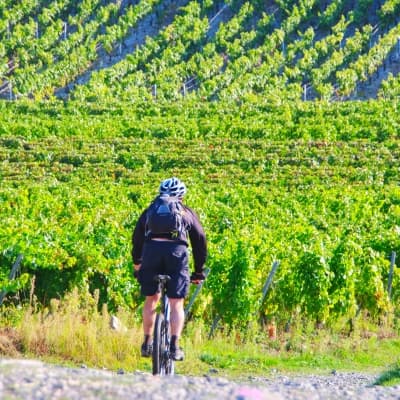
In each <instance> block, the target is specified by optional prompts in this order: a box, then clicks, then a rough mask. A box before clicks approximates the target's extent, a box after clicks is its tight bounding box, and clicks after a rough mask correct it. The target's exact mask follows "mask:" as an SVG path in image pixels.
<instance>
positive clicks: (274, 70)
mask: <svg viewBox="0 0 400 400" xmlns="http://www.w3.org/2000/svg"><path fill="white" fill-rule="evenodd" d="M399 36H400V5H399V1H398V0H385V1H377V0H332V1H326V0H324V1H319V0H299V1H297V0H276V1H272V0H268V1H260V0H254V1H240V0H229V1H228V0H227V1H225V2H224V1H210V0H207V1H194V0H180V1H171V0H165V1H161V0H136V1H134V0H118V1H111V2H110V1H104V0H85V1H79V2H75V1H70V0H42V1H40V0H36V1H31V0H29V1H28V0H19V1H16V2H15V1H8V0H2V1H1V2H0V39H1V40H0V43H1V44H0V60H1V62H0V92H1V93H2V94H3V96H4V97H7V98H9V99H13V98H21V97H29V98H32V97H33V98H35V99H43V98H51V97H53V96H54V95H57V96H62V97H64V98H65V97H68V98H77V99H84V100H89V101H96V102H98V101H106V102H107V101H109V100H110V99H111V98H112V99H115V98H118V99H120V100H128V101H137V100H142V99H146V98H149V97H153V96H154V97H157V98H162V99H169V100H171V99H178V98H180V97H182V96H189V95H190V96H195V97H197V98H201V99H203V100H204V99H212V100H216V99H232V98H233V99H241V100H243V98H247V97H248V96H252V95H255V94H261V95H263V96H268V97H270V98H271V99H274V98H277V97H278V98H281V99H282V98H283V99H287V98H291V99H293V98H294V99H312V98H323V99H342V98H351V97H355V98H366V97H377V96H379V97H385V98H394V97H397V96H398V94H399V83H398V78H397V75H398V71H399V58H400V39H399Z"/></svg>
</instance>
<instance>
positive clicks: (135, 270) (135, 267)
mask: <svg viewBox="0 0 400 400" xmlns="http://www.w3.org/2000/svg"><path fill="white" fill-rule="evenodd" d="M139 269H140V264H134V265H133V276H134V277H135V278H136V279H139Z"/></svg>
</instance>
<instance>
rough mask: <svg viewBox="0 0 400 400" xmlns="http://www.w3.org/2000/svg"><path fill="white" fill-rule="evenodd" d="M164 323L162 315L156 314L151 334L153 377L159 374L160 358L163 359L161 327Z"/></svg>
mask: <svg viewBox="0 0 400 400" xmlns="http://www.w3.org/2000/svg"><path fill="white" fill-rule="evenodd" d="M163 322H164V316H163V315H162V314H157V316H156V321H155V324H154V333H153V354H152V363H153V375H160V374H161V365H162V357H163V345H162V341H163V337H162V336H163V335H162V327H163V325H164V324H163Z"/></svg>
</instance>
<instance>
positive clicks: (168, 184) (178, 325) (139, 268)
mask: <svg viewBox="0 0 400 400" xmlns="http://www.w3.org/2000/svg"><path fill="white" fill-rule="evenodd" d="M185 194H186V186H185V184H184V183H183V182H182V181H180V180H179V179H178V178H175V177H172V178H168V179H165V180H164V181H162V182H161V184H160V186H159V195H158V196H157V197H156V198H155V199H154V200H153V202H152V204H151V205H150V206H149V207H148V208H146V210H144V211H143V213H142V214H141V216H140V218H139V220H138V221H137V224H136V226H135V229H134V231H133V235H132V259H133V265H134V276H135V277H136V278H137V279H138V281H139V283H140V286H141V294H142V295H144V296H145V302H144V307H143V332H144V341H143V344H142V346H141V355H142V356H143V357H151V354H152V341H153V339H152V335H153V328H154V322H155V315H156V307H157V303H158V301H159V300H160V293H157V289H158V285H157V283H156V282H154V280H153V278H154V276H155V275H158V274H167V275H170V276H171V280H170V281H169V282H168V291H167V295H168V298H169V300H170V304H171V346H170V351H171V355H172V358H173V359H174V360H176V361H182V360H183V359H184V352H183V350H182V348H181V347H180V346H179V338H180V336H181V332H182V329H183V325H184V316H185V314H184V299H185V297H186V296H187V294H188V292H189V283H190V282H192V283H195V284H198V283H200V282H201V281H203V280H204V279H205V276H204V263H205V261H206V258H207V241H206V237H205V233H204V229H203V227H202V225H201V223H200V221H199V218H198V216H197V214H196V213H195V212H194V211H193V210H192V209H190V208H189V207H187V206H185V205H183V197H184V196H185ZM165 197H167V198H168V201H175V202H176V206H175V208H177V209H178V211H177V212H178V213H179V215H180V218H181V219H180V222H181V223H180V224H179V225H180V227H179V228H177V230H176V231H174V232H163V233H154V232H152V230H151V229H149V225H151V224H150V223H149V215H150V214H152V211H151V210H152V207H153V208H154V204H155V203H156V202H157V201H159V199H160V198H164V199H165ZM154 230H155V231H156V229H154ZM189 242H190V245H191V247H192V252H193V259H194V272H193V273H192V274H191V275H190V274H189V254H188V246H189Z"/></svg>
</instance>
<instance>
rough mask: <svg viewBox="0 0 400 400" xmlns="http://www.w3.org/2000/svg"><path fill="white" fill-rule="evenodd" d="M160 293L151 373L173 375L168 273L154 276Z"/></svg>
mask: <svg viewBox="0 0 400 400" xmlns="http://www.w3.org/2000/svg"><path fill="white" fill-rule="evenodd" d="M154 279H155V280H156V281H157V282H158V285H159V290H160V293H161V307H160V311H159V312H158V313H157V315H156V321H155V324H154V334H153V354H152V361H153V375H173V374H174V360H173V359H172V357H171V353H170V340H171V335H170V303H169V299H168V296H167V284H168V281H169V280H170V279H171V278H170V276H168V275H157V276H156V277H155V278H154Z"/></svg>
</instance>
